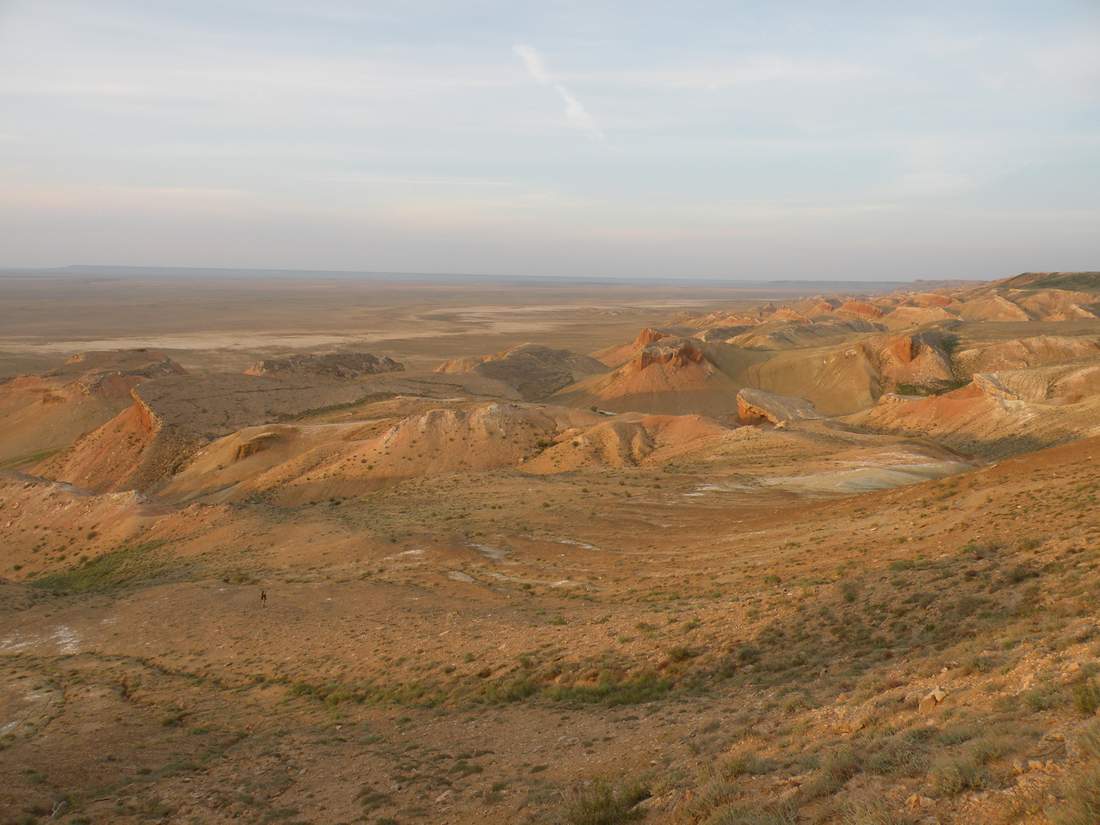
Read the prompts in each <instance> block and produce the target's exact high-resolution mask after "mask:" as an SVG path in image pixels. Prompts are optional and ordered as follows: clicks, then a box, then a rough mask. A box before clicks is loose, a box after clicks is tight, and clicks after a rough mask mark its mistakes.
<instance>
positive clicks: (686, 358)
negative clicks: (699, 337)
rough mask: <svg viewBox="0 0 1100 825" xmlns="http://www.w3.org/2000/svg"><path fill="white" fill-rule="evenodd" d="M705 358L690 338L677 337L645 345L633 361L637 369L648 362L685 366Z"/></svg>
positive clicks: (699, 362)
mask: <svg viewBox="0 0 1100 825" xmlns="http://www.w3.org/2000/svg"><path fill="white" fill-rule="evenodd" d="M662 337H663V336H662ZM705 358H706V356H704V355H703V350H702V349H700V348H699V347H698V346H696V344H695V342H693V341H692V340H691V339H688V338H677V339H674V340H672V341H671V342H669V341H666V342H665V343H660V342H658V343H655V344H652V345H650V346H647V347H645V348H644V349H643V350H642V351H641V352H640V353H638V356H637V358H636V359H635V362H634V363H635V366H636V367H637V369H639V370H643V369H645V368H646V367H648V366H649V365H650V364H666V365H668V366H671V367H686V366H687V365H688V364H702V363H703V361H704V360H705Z"/></svg>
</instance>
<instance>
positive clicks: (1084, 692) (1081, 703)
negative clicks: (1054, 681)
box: [1073, 679, 1100, 716]
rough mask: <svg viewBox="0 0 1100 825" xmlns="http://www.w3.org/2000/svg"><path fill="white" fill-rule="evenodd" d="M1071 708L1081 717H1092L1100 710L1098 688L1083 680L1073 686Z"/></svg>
mask: <svg viewBox="0 0 1100 825" xmlns="http://www.w3.org/2000/svg"><path fill="white" fill-rule="evenodd" d="M1073 706H1074V707H1075V708H1077V711H1078V713H1080V714H1081V715H1082V716H1093V715H1095V714H1096V711H1097V709H1098V708H1100V686H1098V685H1097V684H1096V682H1095V681H1094V680H1092V679H1084V680H1082V681H1080V682H1078V683H1077V684H1075V685H1074V686H1073Z"/></svg>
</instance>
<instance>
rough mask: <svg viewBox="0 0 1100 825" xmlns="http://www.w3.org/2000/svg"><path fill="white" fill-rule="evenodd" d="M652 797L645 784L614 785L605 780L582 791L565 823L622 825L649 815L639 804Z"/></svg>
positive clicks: (577, 793)
mask: <svg viewBox="0 0 1100 825" xmlns="http://www.w3.org/2000/svg"><path fill="white" fill-rule="evenodd" d="M648 797H649V789H648V788H647V787H646V786H645V785H644V784H642V783H641V782H630V783H627V784H623V785H613V784H612V783H611V782H608V781H607V780H605V779H597V780H596V781H595V782H593V783H592V784H590V785H588V786H586V787H581V788H578V789H577V790H575V791H574V792H573V796H572V798H571V799H570V800H568V802H567V804H566V808H565V821H566V822H568V823H569V825H619V823H621V822H634V821H636V820H639V819H641V818H642V817H643V816H645V812H644V811H640V810H638V808H637V806H638V803H639V802H641V801H642V800H643V799H646V798H648Z"/></svg>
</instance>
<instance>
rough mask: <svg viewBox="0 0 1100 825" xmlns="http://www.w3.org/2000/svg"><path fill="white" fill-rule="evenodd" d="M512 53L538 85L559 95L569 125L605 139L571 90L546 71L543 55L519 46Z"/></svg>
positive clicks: (529, 48)
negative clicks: (546, 87) (547, 87)
mask: <svg viewBox="0 0 1100 825" xmlns="http://www.w3.org/2000/svg"><path fill="white" fill-rule="evenodd" d="M512 51H513V52H515V54H516V56H517V57H519V59H520V60H522V61H523V65H524V66H525V67H526V69H527V73H528V74H529V75H531V77H532V78H533V79H534V80H535V82H536V83H539V84H541V85H543V86H549V87H550V88H552V89H553V90H554V91H556V92H557V93H558V96H559V97H560V98H561V100H562V103H564V104H565V119H566V121H568V123H569V125H571V126H573V127H574V128H576V129H579V130H581V131H582V132H584V133H585V134H587V135H588V136H589V137H593V138H596V139H597V140H603V139H604V133H603V130H602V129H601V128H600V127H599V126H598V125H597V124H596V121H595V120H593V119H592V115H590V114H589V113H588V110H587V109H585V108H584V105H583V104H582V103H581V102H580V101H579V100H577V98H576V97H575V96H574V95H573V93H572V92H570V91H569V89H567V88H566V87H565V86H564V85H562V84H561V83H558V82H557V81H556V80H554V78H553V76H552V75H551V74H550V72H549V71H547V69H546V63H545V62H544V61H543V59H542V55H540V54H539V53H538V52H537V51H536V50H535V49H534V47H532V46H526V45H523V44H518V45H515V46H513V47H512Z"/></svg>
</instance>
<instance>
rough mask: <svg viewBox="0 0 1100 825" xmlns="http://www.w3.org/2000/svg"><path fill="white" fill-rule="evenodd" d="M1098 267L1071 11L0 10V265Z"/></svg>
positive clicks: (155, 6) (223, 1)
mask: <svg viewBox="0 0 1100 825" xmlns="http://www.w3.org/2000/svg"><path fill="white" fill-rule="evenodd" d="M69 264H126V265H148V266H153V265H164V266H215V267H257V268H259V267H265V268H266V267H273V268H296V269H330V270H331V269H348V270H372V271H394V272H458V273H484V274H499V275H524V274H531V275H568V276H585V275H591V276H600V277H608V276H613V277H639V278H745V279H761V278H797V279H830V278H832V279H835V278H838V277H843V278H848V279H868V280H872V279H889V280H897V279H909V278H921V277H924V278H955V277H959V278H992V277H1001V276H1004V275H1009V274H1013V273H1016V272H1021V271H1026V270H1054V269H1058V270H1073V269H1100V2H1098V0H1074V1H1066V2H1061V1H1060V0H1047V1H1046V2H1043V3H1036V2H1033V0H1028V1H1027V2H1017V0H997V2H967V0H951V2H938V0H929V2H922V3H900V2H881V0H876V1H875V2H861V0H844V2H841V1H840V0H836V2H825V1H824V0H813V1H807V2H800V0H785V1H784V2H781V3H776V2H740V1H739V0H723V1H722V2H696V1H695V0H681V2H678V3H668V2H660V3H657V2H648V1H647V0H633V1H632V2H623V3H610V2H608V3H601V2H597V0H588V2H580V1H578V2H550V1H549V0H536V1H535V2H525V0H509V1H508V2H481V1H480V0H465V2H453V0H451V1H450V2H447V1H445V0H444V1H441V2H419V0H404V1H403V2H381V1H380V2H354V1H353V0H308V2H305V1H303V2H296V0H86V1H85V2H76V1H75V0H0V267H50V266H64V265H69Z"/></svg>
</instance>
